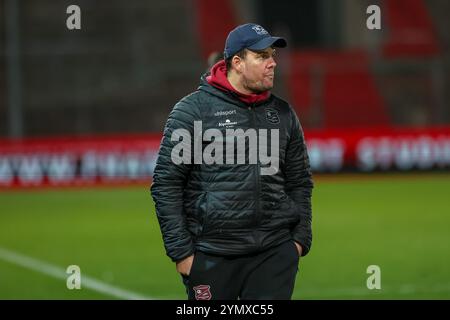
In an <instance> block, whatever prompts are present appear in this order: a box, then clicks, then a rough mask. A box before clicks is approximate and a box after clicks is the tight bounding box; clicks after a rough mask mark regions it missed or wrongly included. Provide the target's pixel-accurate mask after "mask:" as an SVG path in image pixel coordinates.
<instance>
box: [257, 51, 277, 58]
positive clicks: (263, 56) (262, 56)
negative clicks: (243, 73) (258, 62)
mask: <svg viewBox="0 0 450 320" xmlns="http://www.w3.org/2000/svg"><path fill="white" fill-rule="evenodd" d="M259 57H260V58H261V59H269V58H270V57H273V58H275V52H274V53H272V54H271V55H270V54H268V53H264V54H260V55H259Z"/></svg>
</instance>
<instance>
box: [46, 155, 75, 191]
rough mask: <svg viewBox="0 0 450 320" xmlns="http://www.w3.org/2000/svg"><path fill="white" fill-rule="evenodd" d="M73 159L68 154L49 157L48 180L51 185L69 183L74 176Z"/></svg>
mask: <svg viewBox="0 0 450 320" xmlns="http://www.w3.org/2000/svg"><path fill="white" fill-rule="evenodd" d="M75 169H76V164H75V159H74V157H73V156H71V155H69V154H62V155H56V156H52V157H50V160H49V164H48V173H47V175H48V178H49V180H50V182H51V183H55V184H57V183H64V182H66V183H67V182H70V181H71V180H73V178H74V176H75Z"/></svg>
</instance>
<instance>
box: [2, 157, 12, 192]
mask: <svg viewBox="0 0 450 320" xmlns="http://www.w3.org/2000/svg"><path fill="white" fill-rule="evenodd" d="M13 179H14V172H13V170H12V168H11V162H10V161H9V159H8V158H5V157H1V158H0V185H9V184H11V183H12V181H13Z"/></svg>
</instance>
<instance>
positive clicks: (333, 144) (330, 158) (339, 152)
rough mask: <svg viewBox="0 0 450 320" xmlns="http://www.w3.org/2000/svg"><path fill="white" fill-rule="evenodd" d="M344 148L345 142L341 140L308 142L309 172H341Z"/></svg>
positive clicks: (314, 140)
mask: <svg viewBox="0 0 450 320" xmlns="http://www.w3.org/2000/svg"><path fill="white" fill-rule="evenodd" d="M345 148H346V147H345V141H343V140H341V139H326V140H325V139H324V140H319V139H311V140H308V155H309V162H310V165H311V170H313V171H316V172H323V171H332V172H337V171H340V170H342V168H343V165H344V153H345Z"/></svg>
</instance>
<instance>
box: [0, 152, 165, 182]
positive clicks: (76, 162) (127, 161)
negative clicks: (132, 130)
mask: <svg viewBox="0 0 450 320" xmlns="http://www.w3.org/2000/svg"><path fill="white" fill-rule="evenodd" d="M156 155H157V154H156V152H154V151H148V150H145V151H144V152H142V151H129V152H124V153H123V152H116V153H106V154H105V153H102V152H96V151H87V152H86V153H84V154H82V155H80V156H75V155H73V154H69V153H61V154H45V153H35V154H27V155H23V154H17V155H16V154H15V155H12V154H10V155H3V156H0V186H9V185H11V184H12V183H13V182H14V177H17V178H18V183H19V184H20V185H24V186H28V185H36V186H37V185H40V184H43V183H44V182H45V178H48V182H49V183H50V184H52V185H59V184H68V183H73V182H74V180H75V179H81V180H82V181H85V182H88V181H92V179H95V178H96V177H100V178H101V179H106V180H113V179H122V180H123V179H125V180H130V181H133V180H138V179H147V178H148V179H149V178H150V177H151V176H152V174H153V170H154V168H155V165H156Z"/></svg>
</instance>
